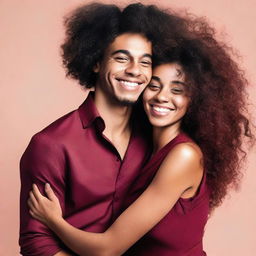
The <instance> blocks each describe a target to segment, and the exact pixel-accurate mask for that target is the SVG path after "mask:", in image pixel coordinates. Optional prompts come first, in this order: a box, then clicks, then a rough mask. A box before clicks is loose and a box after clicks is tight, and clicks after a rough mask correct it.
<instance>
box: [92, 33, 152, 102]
mask: <svg viewBox="0 0 256 256" xmlns="http://www.w3.org/2000/svg"><path fill="white" fill-rule="evenodd" d="M95 72H98V73H99V78H98V81H97V84H96V92H97V91H99V90H100V91H101V92H102V93H103V94H104V95H105V97H107V98H108V99H110V100H111V101H112V102H114V103H116V104H122V105H129V104H132V103H135V102H136V101H137V99H138V97H139V96H140V94H141V93H142V91H143V90H144V88H145V87H146V86H147V84H148V83H149V82H150V79H151V75H152V46H151V42H150V41H148V40H147V39H146V38H145V37H144V36H142V35H140V34H131V33H125V34H122V35H120V36H118V37H116V38H115V40H114V41H113V42H112V43H111V44H110V45H109V46H108V48H107V49H106V52H105V54H104V57H103V60H102V61H101V62H100V63H98V64H97V65H96V67H95Z"/></svg>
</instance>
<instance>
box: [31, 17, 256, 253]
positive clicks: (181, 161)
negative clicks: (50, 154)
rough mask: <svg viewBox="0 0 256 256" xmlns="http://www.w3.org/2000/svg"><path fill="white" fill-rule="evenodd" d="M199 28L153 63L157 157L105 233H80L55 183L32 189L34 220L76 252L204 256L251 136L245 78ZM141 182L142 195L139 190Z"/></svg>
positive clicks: (147, 103)
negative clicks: (207, 229)
mask: <svg viewBox="0 0 256 256" xmlns="http://www.w3.org/2000/svg"><path fill="white" fill-rule="evenodd" d="M202 24H204V26H201V27H200V29H199V30H200V31H199V30H197V32H195V34H194V36H193V37H190V38H183V40H181V41H180V43H179V44H178V46H176V47H173V48H172V49H170V50H168V51H167V52H165V54H164V57H162V58H161V59H158V60H155V67H154V69H153V77H152V81H151V83H150V84H149V85H148V87H147V88H146V89H145V91H144V94H143V105H144V110H145V112H146V114H147V116H148V119H149V121H150V123H151V124H152V127H153V129H152V133H153V142H154V152H153V155H152V157H151V160H150V161H149V163H148V164H147V165H146V166H145V168H144V169H143V170H142V171H141V175H140V177H138V179H137V183H135V184H133V186H132V188H131V190H130V193H131V195H132V197H133V198H134V200H135V199H136V200H135V201H134V200H131V201H129V202H128V201H127V202H123V203H124V207H128V206H129V207H128V208H127V209H126V210H125V211H124V212H123V213H122V214H121V215H120V216H119V217H118V218H117V220H116V221H115V222H114V223H113V224H112V226H111V227H110V228H109V229H108V230H106V231H105V232H104V233H90V232H85V231H82V230H79V229H76V228H75V227H73V226H71V225H70V224H69V223H67V222H66V221H65V220H64V218H63V217H62V210H61V207H60V205H59V202H58V199H57V197H56V196H55V194H54V192H53V190H52V189H51V187H50V185H49V184H46V186H45V191H46V194H47V197H45V196H43V195H42V194H41V193H40V191H39V190H38V188H37V186H36V185H33V190H32V191H31V193H30V198H29V201H28V204H29V207H30V213H31V215H32V216H33V217H34V218H36V219H37V220H39V221H41V222H43V223H45V224H46V225H47V226H48V227H49V228H50V229H51V230H52V231H53V232H55V233H56V235H57V236H58V237H59V238H60V239H61V240H62V241H63V242H64V243H65V244H66V245H67V246H68V247H69V248H70V249H72V250H73V251H74V252H76V253H77V254H79V255H90V256H93V255H111V256H114V255H121V254H123V253H125V251H127V250H128V248H130V247H132V245H133V244H135V243H136V242H137V241H138V242H137V243H136V244H135V246H134V247H132V248H131V249H130V250H129V251H128V252H127V255H136V256H142V255H147V256H151V255H161V256H164V255H173V256H180V255H197V256H199V255H200V256H202V255H206V254H205V252H204V251H203V247H202V237H203V233H204V226H205V224H206V221H207V218H208V215H209V212H210V210H212V209H213V208H215V207H216V206H219V205H220V204H221V202H222V200H223V198H224V196H225V195H226V194H227V192H228V190H229V188H230V187H232V186H235V185H237V184H238V181H239V174H240V171H239V167H240V166H239V164H240V158H239V156H241V153H243V152H244V151H242V148H241V141H242V138H243V135H245V136H247V137H248V138H251V139H253V136H252V135H251V131H250V128H249V121H248V119H247V118H246V116H245V110H246V105H245V99H244V96H245V85H246V80H245V79H244V77H243V73H242V72H240V70H239V68H238V67H237V65H236V64H235V62H234V61H233V60H232V59H231V58H230V55H229V54H228V53H227V50H226V48H225V47H224V46H223V45H220V44H219V43H218V42H217V41H216V40H215V39H214V37H213V31H212V30H209V29H208V26H207V25H206V24H205V23H204V22H203V21H201V25H202ZM200 32H201V33H200ZM202 32H203V33H202ZM141 182H143V184H145V188H144V191H142V189H141V188H140V189H137V184H141ZM138 187H140V186H138ZM133 201H134V202H133Z"/></svg>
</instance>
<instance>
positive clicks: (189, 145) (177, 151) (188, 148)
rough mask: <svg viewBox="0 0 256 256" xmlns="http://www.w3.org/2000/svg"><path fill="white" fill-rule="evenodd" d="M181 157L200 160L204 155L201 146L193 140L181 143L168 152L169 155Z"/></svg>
mask: <svg viewBox="0 0 256 256" xmlns="http://www.w3.org/2000/svg"><path fill="white" fill-rule="evenodd" d="M171 156H175V157H181V158H182V159H183V160H188V161H200V160H201V159H202V157H203V154H202V151H201V149H200V148H199V146H198V145H197V144H195V143H193V142H185V143H179V144H178V145H176V146H175V147H174V148H173V149H172V150H171V151H170V152H169V154H168V156H167V157H171Z"/></svg>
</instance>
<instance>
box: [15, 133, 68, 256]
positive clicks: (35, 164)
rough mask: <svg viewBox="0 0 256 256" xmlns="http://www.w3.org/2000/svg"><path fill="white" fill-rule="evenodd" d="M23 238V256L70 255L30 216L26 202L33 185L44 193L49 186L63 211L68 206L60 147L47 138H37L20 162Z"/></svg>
mask: <svg viewBox="0 0 256 256" xmlns="http://www.w3.org/2000/svg"><path fill="white" fill-rule="evenodd" d="M20 177H21V193H20V238H19V243H20V247H21V254H22V255H24V256H28V255H29V256H35V255H45V256H47V255H58V256H62V255H63V256H66V255H70V254H68V253H66V252H64V251H63V245H62V244H61V242H60V241H59V239H57V237H56V236H55V235H54V234H53V233H52V232H51V231H50V230H49V229H48V228H47V227H46V226H45V225H43V224H42V223H40V222H39V221H37V220H35V219H33V218H32V217H31V216H30V214H29V209H28V205H27V200H28V196H29V191H30V190H31V188H32V184H33V183H36V184H37V185H38V187H39V188H40V189H41V191H42V192H43V187H44V184H45V183H46V182H49V183H51V184H52V188H53V189H54V191H55V193H56V194H57V195H58V197H59V199H60V204H61V206H62V209H64V202H65V161H64V154H63V150H62V149H61V147H60V146H59V145H58V144H57V143H56V141H54V139H52V138H50V137H49V136H47V135H42V134H37V135H35V136H34V137H33V138H32V140H31V142H30V144H29V145H28V147H27V149H26V151H25V153H24V154H23V156H22V158H21V162H20Z"/></svg>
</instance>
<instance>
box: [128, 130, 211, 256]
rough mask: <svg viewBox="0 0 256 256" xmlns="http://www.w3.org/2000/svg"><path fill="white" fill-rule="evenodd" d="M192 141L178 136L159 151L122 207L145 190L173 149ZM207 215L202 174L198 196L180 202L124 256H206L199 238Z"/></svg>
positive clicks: (207, 196)
mask: <svg viewBox="0 0 256 256" xmlns="http://www.w3.org/2000/svg"><path fill="white" fill-rule="evenodd" d="M191 141H192V140H191V139H190V138H189V137H188V136H187V135H185V134H184V133H181V134H179V135H178V136H177V137H175V138H174V139H173V140H172V141H170V142H169V143H168V144H167V145H165V146H164V147H163V148H162V149H161V150H160V151H158V152H157V153H156V154H155V155H154V156H153V157H152V158H151V160H150V161H149V162H148V164H147V165H146V166H145V168H143V170H142V172H141V174H140V176H139V177H138V178H137V180H136V182H135V183H134V184H133V185H132V186H131V188H130V193H131V197H130V196H129V197H130V198H132V199H130V198H129V200H127V201H126V202H125V205H124V207H128V206H129V205H130V204H131V203H132V202H133V201H134V200H136V198H138V196H139V195H140V194H141V193H142V192H143V191H144V190H145V189H146V187H147V186H148V185H149V184H150V182H151V181H152V179H153V178H154V175H155V174H156V172H157V170H158V169H159V167H160V165H161V163H162V162H163V160H164V158H165V157H166V155H167V154H168V153H169V152H170V150H172V148H173V147H175V146H176V145H177V144H179V143H183V142H191ZM141 184H143V187H142V186H141ZM208 214H209V190H208V188H207V185H206V174H205V173H204V175H203V178H202V181H201V184H200V187H199V189H198V191H197V194H196V195H195V196H194V197H192V198H189V199H182V198H180V199H179V200H178V201H177V202H176V204H175V205H174V207H173V208H172V209H171V211H170V212H169V213H168V214H167V215H166V216H165V217H164V218H163V219H162V220H161V221H160V222H159V223H158V224H157V225H156V226H155V227H154V228H153V229H152V230H150V231H149V232H148V233H147V234H146V235H145V236H144V237H143V238H141V239H140V240H139V241H138V242H137V243H136V244H135V245H134V246H133V247H131V248H130V249H129V250H128V251H127V252H126V253H125V254H124V255H129V256H205V255H206V253H205V252H204V251H203V243H202V238H203V234H204V227H205V224H206V222H207V219H208Z"/></svg>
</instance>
